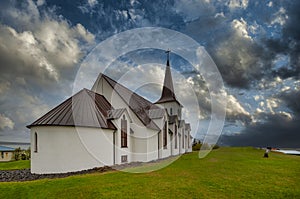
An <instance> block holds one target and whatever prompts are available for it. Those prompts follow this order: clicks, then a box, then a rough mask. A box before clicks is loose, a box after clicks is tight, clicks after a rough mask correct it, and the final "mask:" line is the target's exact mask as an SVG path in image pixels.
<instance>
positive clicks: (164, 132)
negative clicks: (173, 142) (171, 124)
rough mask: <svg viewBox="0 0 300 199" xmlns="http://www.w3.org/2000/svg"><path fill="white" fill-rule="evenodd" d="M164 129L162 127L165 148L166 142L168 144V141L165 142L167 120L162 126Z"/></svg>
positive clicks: (165, 146)
mask: <svg viewBox="0 0 300 199" xmlns="http://www.w3.org/2000/svg"><path fill="white" fill-rule="evenodd" d="M163 128H164V129H163V141H164V149H166V148H167V144H168V142H167V130H168V129H167V128H168V126H167V122H165V125H164V127H163Z"/></svg>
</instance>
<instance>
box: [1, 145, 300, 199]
mask: <svg viewBox="0 0 300 199" xmlns="http://www.w3.org/2000/svg"><path fill="white" fill-rule="evenodd" d="M263 153H264V151H262V150H257V149H253V148H220V149H217V150H213V151H212V152H211V153H210V154H209V155H208V156H207V157H205V158H204V159H199V158H198V154H197V153H196V152H194V153H190V154H186V155H183V156H182V157H181V158H179V159H178V160H177V161H175V162H174V163H173V164H171V165H169V166H168V167H165V168H163V169H161V170H158V171H155V172H150V173H137V174H132V173H126V172H120V171H113V172H107V173H94V174H86V175H78V176H71V177H67V178H62V179H43V180H37V181H28V182H3V183H0V198H18V197H20V198H218V199H219V198H300V156H289V155H283V154H276V153H271V154H270V157H269V158H262V156H263Z"/></svg>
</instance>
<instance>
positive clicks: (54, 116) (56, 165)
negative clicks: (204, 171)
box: [27, 55, 192, 174]
mask: <svg viewBox="0 0 300 199" xmlns="http://www.w3.org/2000/svg"><path fill="white" fill-rule="evenodd" d="M182 108H183V106H182V105H181V104H180V102H179V101H178V100H177V98H176V96H175V93H174V88H173V81H172V75H171V68H170V64H169V55H168V60H167V64H166V71H165V79H164V85H163V90H162V94H161V97H160V99H159V100H158V101H157V102H155V103H152V102H150V101H148V100H146V99H145V98H143V97H142V96H140V95H138V94H136V93H135V92H133V91H131V90H129V89H128V88H126V87H125V86H123V85H121V84H119V83H118V82H116V81H115V80H113V79H111V78H110V77H108V76H106V75H104V74H99V76H98V78H97V80H96V82H95V83H94V86H93V87H92V89H91V90H88V89H82V90H81V91H79V92H78V93H76V94H75V95H73V96H72V97H70V98H69V99H67V100H65V101H64V102H62V103H61V104H60V105H58V106H57V107H55V108H54V109H52V110H51V111H49V112H48V113H46V114H45V115H44V116H42V117H41V118H39V119H38V120H36V121H35V122H33V123H32V124H30V125H28V126H27V127H28V128H30V132H31V133H30V134H31V172H32V173H37V174H46V173H66V172H72V171H80V170H85V169H91V168H94V167H102V166H112V165H117V164H124V163H130V162H149V161H153V160H158V159H162V158H167V157H169V156H174V155H179V154H183V153H186V152H191V151H192V149H191V141H192V137H191V135H190V132H191V127H190V124H189V123H186V122H185V120H184V119H183V118H182V114H181V113H182Z"/></svg>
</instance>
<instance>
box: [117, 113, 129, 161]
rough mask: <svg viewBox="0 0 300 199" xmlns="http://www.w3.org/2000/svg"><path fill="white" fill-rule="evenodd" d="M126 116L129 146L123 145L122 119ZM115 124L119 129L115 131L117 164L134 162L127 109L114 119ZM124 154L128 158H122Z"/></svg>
mask: <svg viewBox="0 0 300 199" xmlns="http://www.w3.org/2000/svg"><path fill="white" fill-rule="evenodd" d="M124 117H125V119H126V121H127V147H122V145H121V139H122V138H121V135H122V132H121V120H122V119H123V118H124ZM113 123H114V125H115V126H116V127H117V129H118V130H117V131H116V133H115V164H124V163H129V162H132V148H133V146H132V143H131V134H130V127H131V124H130V118H129V115H128V113H127V111H124V113H123V114H122V116H121V117H120V118H119V119H117V120H113ZM122 156H123V157H125V156H126V160H125V159H123V160H122Z"/></svg>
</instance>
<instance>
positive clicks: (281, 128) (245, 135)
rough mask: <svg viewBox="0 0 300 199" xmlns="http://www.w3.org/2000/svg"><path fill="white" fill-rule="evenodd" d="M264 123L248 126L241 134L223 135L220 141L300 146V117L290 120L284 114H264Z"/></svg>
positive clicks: (233, 143)
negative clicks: (265, 119)
mask: <svg viewBox="0 0 300 199" xmlns="http://www.w3.org/2000/svg"><path fill="white" fill-rule="evenodd" d="M262 117H265V118H267V121H266V122H264V123H255V124H252V125H249V126H247V128H246V129H245V130H243V131H242V132H241V133H240V134H234V135H222V136H221V138H220V140H219V143H220V144H223V145H230V146H257V147H266V146H272V147H294V148H299V147H300V133H299V129H300V118H297V119H293V120H289V119H288V118H286V117H285V116H283V115H280V114H275V115H264V116H262Z"/></svg>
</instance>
